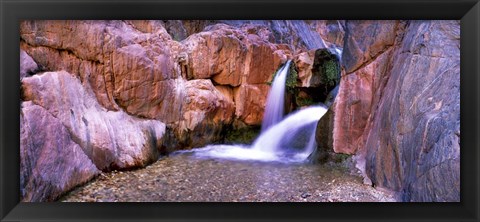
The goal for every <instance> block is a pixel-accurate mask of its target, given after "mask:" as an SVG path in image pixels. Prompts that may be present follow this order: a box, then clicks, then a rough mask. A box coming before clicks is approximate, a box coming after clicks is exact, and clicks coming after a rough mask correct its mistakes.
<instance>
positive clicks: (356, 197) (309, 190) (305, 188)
mask: <svg viewBox="0 0 480 222" xmlns="http://www.w3.org/2000/svg"><path fill="white" fill-rule="evenodd" d="M347 162H348V161H347ZM348 165H349V164H346V163H338V164H326V165H321V164H307V163H280V162H261V161H245V160H243V161H240V160H229V159H216V158H209V157H201V156H198V155H194V153H192V152H180V153H173V154H172V155H170V156H168V157H163V158H162V159H160V160H159V161H157V162H155V163H153V164H152V165H150V166H147V167H146V168H143V169H137V170H132V171H123V172H122V171H114V172H110V173H102V174H101V175H100V176H99V177H97V178H96V179H94V180H92V181H91V182H89V183H87V184H86V185H84V186H81V187H78V188H76V189H75V190H73V191H71V192H70V193H68V194H67V195H65V196H64V197H62V198H61V199H60V201H68V202H72V201H98V202H105V201H108V202H136V201H139V202H157V201H182V202H183V201H187V202H189V201H195V202H196V201H201V202H204V201H205V202H210V201H215V202H218V201H220V202H263V201H268V202H277V201H280V202H305V201H308V202H350V201H356V202H379V201H395V200H394V198H393V196H392V195H391V194H388V193H386V192H384V191H380V190H377V189H375V188H373V187H371V186H369V185H364V184H363V183H362V178H361V177H359V176H357V175H355V174H354V173H352V172H351V171H352V169H351V168H350V167H349V166H348Z"/></svg>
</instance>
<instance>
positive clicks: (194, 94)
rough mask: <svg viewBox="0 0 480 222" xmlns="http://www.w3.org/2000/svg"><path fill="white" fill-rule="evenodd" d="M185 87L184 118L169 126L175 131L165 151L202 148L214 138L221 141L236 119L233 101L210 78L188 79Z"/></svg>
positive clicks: (164, 148)
mask: <svg viewBox="0 0 480 222" xmlns="http://www.w3.org/2000/svg"><path fill="white" fill-rule="evenodd" d="M184 87H185V88H184V90H185V91H186V93H185V94H186V96H185V99H184V101H183V104H182V107H183V110H184V112H182V114H183V115H182V118H181V120H180V121H178V122H175V123H173V124H170V125H169V128H170V129H171V132H169V134H168V135H169V138H168V141H166V142H165V143H164V144H163V146H162V147H163V149H162V152H171V151H174V150H178V149H188V148H192V147H202V146H205V145H207V144H209V143H211V142H212V141H220V140H222V139H223V136H224V132H223V131H224V129H225V128H226V127H227V126H228V125H229V124H231V122H232V121H233V117H234V112H235V105H234V103H233V100H232V99H231V98H229V97H227V96H225V95H224V94H223V93H222V92H221V91H219V90H218V89H217V88H216V87H214V85H213V84H212V82H211V81H210V80H209V79H197V80H191V81H186V82H185V83H184Z"/></svg>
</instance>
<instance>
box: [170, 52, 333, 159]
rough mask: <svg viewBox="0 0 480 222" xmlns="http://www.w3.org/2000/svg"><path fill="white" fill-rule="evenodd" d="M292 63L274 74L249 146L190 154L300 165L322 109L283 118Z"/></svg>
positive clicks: (212, 147)
mask: <svg viewBox="0 0 480 222" xmlns="http://www.w3.org/2000/svg"><path fill="white" fill-rule="evenodd" d="M290 63H291V61H288V62H287V63H286V64H285V66H284V67H282V68H281V69H280V70H279V71H278V72H277V74H276V75H275V79H274V81H273V84H272V88H271V90H270V92H269V95H268V98H267V105H266V110H265V114H264V120H263V123H262V132H261V134H260V135H259V137H258V138H257V139H256V140H255V141H254V143H253V144H252V146H247V145H209V146H206V147H203V148H198V149H193V150H191V151H179V152H193V153H194V155H196V156H202V157H214V158H225V159H240V160H257V161H280V162H302V161H305V160H306V159H307V157H308V156H309V155H310V154H311V153H312V152H313V151H314V149H315V130H316V123H317V122H318V120H320V118H321V117H322V116H323V115H325V113H326V112H327V109H326V108H325V107H323V106H311V107H307V108H304V109H301V110H298V111H296V112H294V113H292V114H289V115H288V116H287V117H286V118H284V119H283V120H282V118H283V112H284V96H285V81H286V78H287V74H288V70H289V66H290Z"/></svg>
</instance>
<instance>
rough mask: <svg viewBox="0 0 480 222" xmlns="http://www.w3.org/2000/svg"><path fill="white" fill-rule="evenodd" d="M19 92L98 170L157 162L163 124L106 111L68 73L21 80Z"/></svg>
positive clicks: (120, 112)
mask: <svg viewBox="0 0 480 222" xmlns="http://www.w3.org/2000/svg"><path fill="white" fill-rule="evenodd" d="M22 91H23V99H24V100H25V101H32V102H33V103H34V104H36V105H39V106H41V107H43V108H44V109H45V110H46V111H48V113H50V114H51V115H52V116H53V117H55V118H56V119H57V120H58V121H59V122H60V123H61V124H63V126H65V128H66V129H67V130H68V132H69V133H70V135H71V137H72V140H73V141H75V143H77V144H78V145H80V147H81V148H82V149H83V151H84V152H85V154H86V155H87V156H88V157H89V158H90V159H91V160H92V162H93V163H94V164H95V165H96V167H97V168H98V169H100V170H111V169H124V168H132V167H140V166H145V165H146V164H148V163H151V162H152V161H154V160H156V159H157V158H158V149H159V148H160V144H161V143H162V142H161V139H162V136H163V134H164V132H165V124H164V123H162V122H160V121H156V120H143V119H139V118H136V117H132V116H129V115H127V114H126V113H125V112H123V111H108V110H107V109H105V108H104V107H102V106H101V105H100V104H98V102H97V100H96V99H95V97H94V96H93V95H92V94H93V93H92V92H91V91H90V90H89V89H85V88H84V87H83V86H82V85H81V83H80V81H79V80H78V79H77V78H75V77H74V76H73V75H72V74H70V73H67V72H64V71H60V72H46V73H43V74H41V75H34V76H32V77H29V78H24V79H23V80H22ZM39 130H40V129H39Z"/></svg>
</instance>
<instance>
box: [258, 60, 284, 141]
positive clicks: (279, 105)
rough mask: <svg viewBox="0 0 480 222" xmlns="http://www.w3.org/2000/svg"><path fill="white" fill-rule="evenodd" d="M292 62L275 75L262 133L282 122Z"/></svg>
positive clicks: (268, 98)
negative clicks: (286, 86)
mask: <svg viewBox="0 0 480 222" xmlns="http://www.w3.org/2000/svg"><path fill="white" fill-rule="evenodd" d="M290 62H291V61H290V60H289V61H288V62H287V64H285V65H284V66H283V67H282V68H281V69H280V70H279V71H278V72H277V73H276V75H275V79H274V80H273V83H272V88H271V89H270V92H269V93H268V97H267V105H266V107H265V114H264V115H263V121H262V132H265V131H266V130H267V129H268V128H270V127H271V126H273V125H275V124H277V123H278V122H280V121H281V120H282V118H283V113H284V103H285V82H286V80H287V74H288V70H289V68H290Z"/></svg>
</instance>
